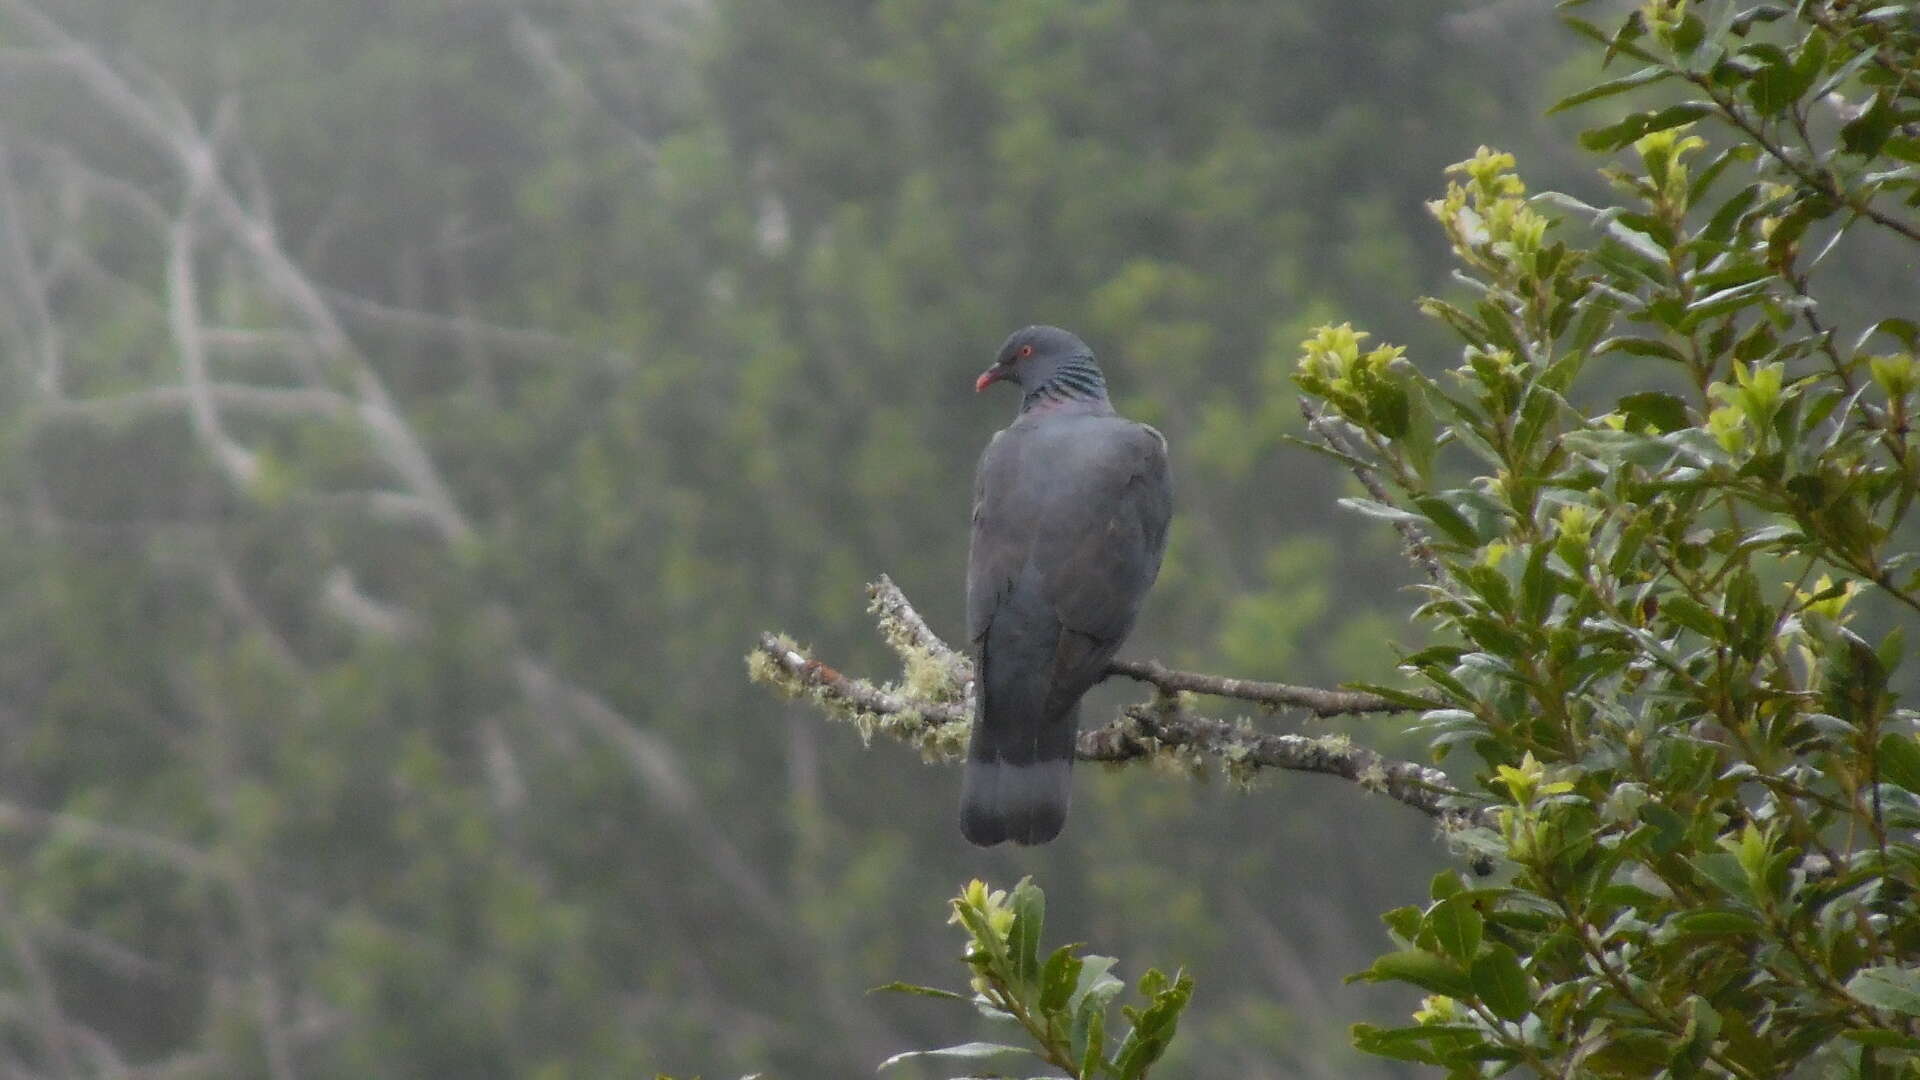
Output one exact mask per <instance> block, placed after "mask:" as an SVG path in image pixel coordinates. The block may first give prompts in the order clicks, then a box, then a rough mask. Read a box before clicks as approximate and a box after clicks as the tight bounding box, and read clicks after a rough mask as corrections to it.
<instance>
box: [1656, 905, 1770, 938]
mask: <svg viewBox="0 0 1920 1080" xmlns="http://www.w3.org/2000/svg"><path fill="white" fill-rule="evenodd" d="M1672 925H1673V929H1674V932H1675V933H1676V934H1678V935H1679V936H1681V937H1724V936H1728V935H1737V934H1758V933H1760V932H1761V930H1763V929H1765V927H1764V926H1763V925H1762V924H1761V922H1760V920H1758V919H1756V918H1754V917H1753V916H1751V915H1746V914H1743V913H1741V912H1738V911H1724V910H1719V911H1689V912H1685V913H1683V914H1681V915H1679V916H1678V917H1676V918H1675V919H1674V920H1673V924H1672Z"/></svg>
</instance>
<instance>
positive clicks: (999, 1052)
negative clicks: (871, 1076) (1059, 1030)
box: [880, 1042, 1033, 1071]
mask: <svg viewBox="0 0 1920 1080" xmlns="http://www.w3.org/2000/svg"><path fill="white" fill-rule="evenodd" d="M1007 1054H1024V1055H1026V1056H1028V1057H1032V1056H1033V1051H1031V1050H1028V1049H1027V1048H1026V1047H1024V1046H1008V1045H1007V1044H1005V1043H990V1042H969V1043H960V1044H959V1045H957V1046H943V1047H941V1048H940V1049H938V1050H909V1051H907V1052H906V1053H904V1054H895V1055H893V1056H892V1057H890V1058H888V1059H887V1060H885V1061H883V1062H881V1063H880V1068H881V1070H883V1071H884V1070H886V1069H891V1068H893V1067H894V1066H895V1065H898V1064H900V1063H901V1062H903V1061H911V1060H913V1059H914V1058H956V1059H960V1060H964V1061H979V1060H981V1059H984V1058H995V1057H1001V1056H1004V1055H1007Z"/></svg>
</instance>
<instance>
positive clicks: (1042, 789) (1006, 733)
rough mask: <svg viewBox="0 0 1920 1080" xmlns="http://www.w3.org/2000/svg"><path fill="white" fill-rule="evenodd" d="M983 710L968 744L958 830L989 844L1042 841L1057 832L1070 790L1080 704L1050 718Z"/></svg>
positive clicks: (1071, 790) (1070, 794) (1040, 842)
mask: <svg viewBox="0 0 1920 1080" xmlns="http://www.w3.org/2000/svg"><path fill="white" fill-rule="evenodd" d="M1022 711H1023V712H1026V713H1027V715H1025V716H1007V715H1004V714H1002V715H992V714H989V713H988V712H987V711H986V710H984V709H983V710H982V711H981V713H980V715H979V716H978V717H976V718H975V720H974V724H973V738H972V739H971V740H970V741H969V742H968V744H967V767H966V775H965V776H964V777H963V778H962V780H961V782H960V832H961V834H962V835H964V836H965V837H966V838H967V840H968V841H969V842H971V843H974V844H977V845H979V846H980V847H992V846H993V845H995V844H997V843H999V842H1000V841H1002V840H1011V841H1013V842H1014V843H1016V844H1029V845H1030V844H1044V843H1046V842H1047V841H1049V840H1051V839H1053V838H1054V837H1056V836H1058V835H1060V827H1061V826H1062V825H1064V824H1066V821H1067V803H1068V801H1069V799H1071V798H1072V795H1073V748H1074V735H1075V733H1076V732H1077V731H1078V730H1079V728H1080V707H1079V705H1077V704H1076V705H1075V706H1074V707H1073V708H1071V709H1069V710H1067V712H1066V715H1064V716H1060V717H1056V718H1055V719H1053V720H1052V721H1051V722H1049V721H1046V720H1044V719H1042V718H1041V717H1039V716H1036V715H1033V713H1034V712H1038V710H1032V711H1026V710H1022Z"/></svg>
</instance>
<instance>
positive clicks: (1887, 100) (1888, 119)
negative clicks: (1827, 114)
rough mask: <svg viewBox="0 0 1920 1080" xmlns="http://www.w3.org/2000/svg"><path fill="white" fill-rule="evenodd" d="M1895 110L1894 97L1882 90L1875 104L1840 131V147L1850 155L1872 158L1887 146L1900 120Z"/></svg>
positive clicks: (1874, 98)
mask: <svg viewBox="0 0 1920 1080" xmlns="http://www.w3.org/2000/svg"><path fill="white" fill-rule="evenodd" d="M1899 118H1900V117H1899V114H1898V113H1897V112H1895V111H1894V108H1893V96H1892V95H1891V94H1889V93H1888V92H1887V91H1885V90H1882V91H1880V92H1879V93H1877V94H1875V95H1873V104H1872V105H1869V106H1868V107H1867V109H1866V111H1865V112H1863V113H1861V114H1860V115H1859V116H1856V117H1854V118H1853V119H1852V120H1850V121H1848V122H1847V124H1846V126H1845V127H1842V128H1841V129H1840V145H1841V146H1843V147H1845V148H1846V150H1847V152H1848V153H1850V154H1860V155H1862V156H1863V157H1872V156H1873V155H1874V154H1877V153H1879V152H1880V148H1881V147H1882V146H1885V145H1886V142H1887V136H1888V135H1891V134H1892V133H1893V125H1894V123H1895V122H1896V121H1897V120H1899Z"/></svg>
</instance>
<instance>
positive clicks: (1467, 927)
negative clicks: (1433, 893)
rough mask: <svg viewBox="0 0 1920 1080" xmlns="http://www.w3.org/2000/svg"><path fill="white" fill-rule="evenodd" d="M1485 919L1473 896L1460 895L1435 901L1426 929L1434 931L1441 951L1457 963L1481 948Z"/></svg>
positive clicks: (1464, 961)
mask: <svg viewBox="0 0 1920 1080" xmlns="http://www.w3.org/2000/svg"><path fill="white" fill-rule="evenodd" d="M1482 921H1483V920H1482V919H1481V917H1480V912H1479V911H1477V910H1475V908H1474V906H1473V897H1472V896H1468V895H1461V896H1454V897H1451V898H1449V899H1446V900H1442V901H1440V902H1439V903H1437V904H1435V905H1434V906H1433V907H1432V909H1431V910H1429V911H1428V912H1427V916H1426V920H1425V929H1426V931H1427V933H1429V934H1431V935H1433V940H1434V941H1435V942H1436V943H1438V944H1439V946H1440V951H1441V952H1442V953H1444V954H1445V955H1447V956H1450V957H1452V958H1453V960H1454V962H1455V963H1457V964H1467V963H1470V962H1471V961H1472V960H1473V954H1474V953H1475V952H1478V951H1479V949H1480V930H1481V924H1482Z"/></svg>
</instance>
